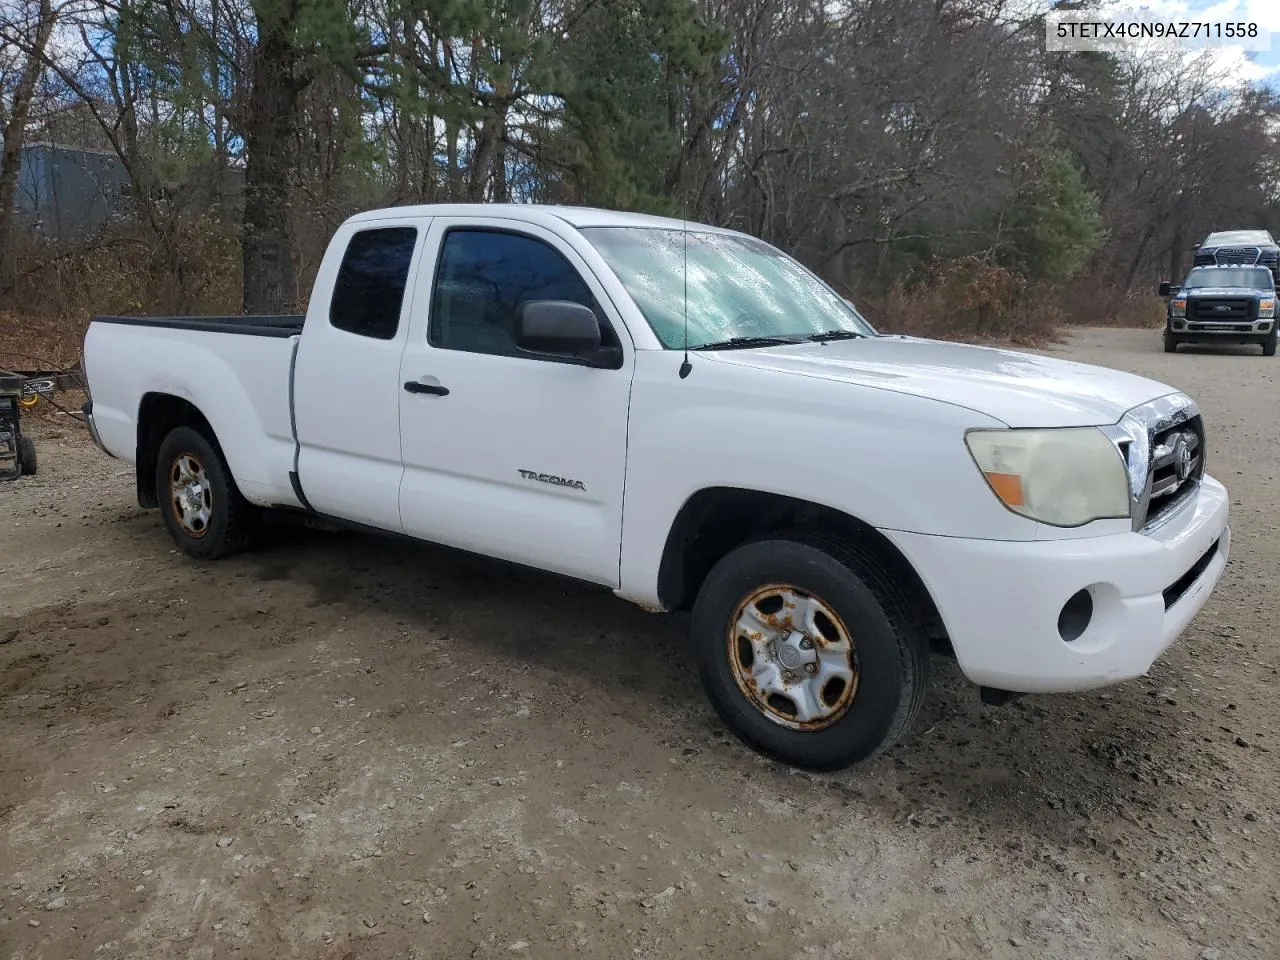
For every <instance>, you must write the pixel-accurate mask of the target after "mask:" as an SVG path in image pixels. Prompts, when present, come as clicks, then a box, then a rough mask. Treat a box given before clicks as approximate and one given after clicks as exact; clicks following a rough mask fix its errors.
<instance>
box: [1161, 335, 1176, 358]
mask: <svg viewBox="0 0 1280 960" xmlns="http://www.w3.org/2000/svg"><path fill="white" fill-rule="evenodd" d="M1164 352H1165V353H1177V352H1178V340H1177V338H1176V337H1172V336H1170V335H1169V334H1168V333H1166V334H1165V335H1164Z"/></svg>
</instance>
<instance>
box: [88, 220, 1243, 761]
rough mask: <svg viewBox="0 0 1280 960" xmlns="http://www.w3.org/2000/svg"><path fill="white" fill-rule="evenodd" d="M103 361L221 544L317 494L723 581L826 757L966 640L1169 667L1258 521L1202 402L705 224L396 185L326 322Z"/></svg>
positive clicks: (965, 647)
mask: <svg viewBox="0 0 1280 960" xmlns="http://www.w3.org/2000/svg"><path fill="white" fill-rule="evenodd" d="M85 364H86V368H87V374H88V382H89V387H90V394H91V396H90V399H89V401H88V403H87V404H86V413H87V415H88V421H89V424H90V427H91V430H92V433H93V436H94V438H95V440H96V441H97V442H98V444H99V445H100V446H101V447H102V449H103V450H104V451H105V452H106V453H108V454H110V455H112V456H115V457H118V458H121V459H123V460H125V461H127V462H130V463H132V464H134V465H135V468H136V482H137V498H138V501H139V503H140V504H141V505H143V506H144V507H158V508H159V512H160V514H161V516H162V517H163V520H164V523H165V525H166V527H167V528H168V531H169V533H170V535H171V536H172V539H173V541H174V542H175V543H176V544H177V546H178V548H179V549H180V551H181V552H183V553H185V554H186V555H188V556H189V557H192V558H195V559H197V560H205V561H208V560H214V559H216V558H219V557H224V556H226V555H228V554H230V553H232V552H233V551H236V550H239V549H242V548H244V547H246V546H247V545H248V544H250V543H251V542H253V539H254V535H255V530H256V529H257V526H258V523H259V521H260V520H261V518H262V515H263V514H264V513H265V512H266V511H273V510H274V511H279V510H288V511H295V512H298V513H302V514H305V515H307V516H309V517H313V518H323V519H324V520H325V521H326V522H329V523H332V522H335V521H337V522H340V523H343V524H348V525H352V526H355V527H359V528H363V529H369V528H372V529H374V530H381V531H388V532H391V533H394V534H401V535H407V536H409V537H413V538H418V539H420V540H423V541H429V542H434V543H438V544H444V545H447V546H450V547H455V548H461V549H464V550H467V551H470V552H473V553H478V554H484V555H488V556H492V557H497V558H500V559H504V560H507V561H512V562H515V563H518V564H523V565H526V566H531V567H535V568H540V569H542V570H546V571H550V572H553V573H556V574H560V575H564V576H568V577H573V578H577V579H580V580H583V581H588V582H591V583H594V584H598V585H601V586H603V587H605V588H607V589H610V590H612V591H613V592H614V593H616V594H617V595H618V596H620V597H622V598H624V599H625V600H628V601H632V602H634V603H636V604H639V605H641V606H643V607H645V608H647V609H649V610H653V611H663V610H688V611H691V616H690V640H689V644H688V647H687V649H685V650H683V651H681V652H680V653H679V656H680V658H681V662H682V663H685V664H687V665H688V667H689V669H691V670H693V669H696V670H697V672H698V674H699V675H700V677H701V681H702V683H703V686H704V688H705V690H706V692H707V694H708V696H709V698H710V700H711V703H712V704H713V705H714V707H715V708H716V710H717V711H719V713H720V715H721V716H722V717H723V719H724V720H725V722H726V723H727V724H728V726H729V727H730V728H731V729H732V730H733V731H735V732H736V733H737V734H738V735H739V736H740V737H741V738H742V739H743V740H744V741H746V742H747V743H749V744H750V745H752V746H753V747H755V748H756V749H758V750H760V751H762V752H764V753H767V754H769V755H772V756H774V757H777V758H780V759H782V760H784V761H786V762H789V763H792V764H796V765H800V766H805V767H812V768H825V769H832V768H837V767H842V766H845V765H847V764H850V763H853V762H856V761H860V760H864V759H866V758H868V757H871V756H873V755H875V754H876V753H878V752H880V751H882V750H884V749H885V748H886V747H888V746H889V745H891V744H893V743H894V742H895V741H898V740H899V739H900V738H901V737H903V735H904V734H905V733H906V732H907V731H908V730H909V728H910V727H911V724H912V721H913V720H914V718H915V717H916V715H917V712H918V710H919V709H920V704H921V700H922V698H923V696H924V694H925V690H926V685H927V679H928V673H929V668H930V662H931V660H930V652H931V650H933V649H938V650H941V651H943V652H949V653H951V654H953V655H954V657H955V658H956V660H957V661H958V664H959V669H960V670H961V671H962V672H963V674H964V675H965V676H966V677H968V678H969V679H970V680H971V681H972V682H973V683H974V684H976V685H978V686H979V687H980V688H982V689H983V691H984V693H985V694H990V695H994V697H995V698H996V699H1000V698H1001V697H1005V696H1006V695H1008V694H1022V693H1039V692H1054V691H1080V690H1088V689H1091V688H1096V687H1102V686H1106V685H1108V684H1114V683H1117V682H1120V681H1124V680H1128V679H1130V678H1133V677H1138V676H1141V675H1143V674H1144V673H1145V672H1146V671H1147V670H1148V668H1149V667H1150V666H1151V664H1152V662H1153V661H1154V660H1155V659H1156V658H1157V657H1159V656H1160V655H1161V654H1162V653H1163V652H1164V651H1165V650H1166V648H1167V647H1168V646H1169V645H1170V644H1171V643H1172V642H1173V641H1174V640H1175V638H1177V637H1178V636H1179V634H1181V633H1182V632H1183V630H1184V629H1185V628H1186V627H1187V625H1188V623H1189V622H1190V621H1191V619H1192V618H1193V617H1194V616H1195V615H1196V613H1197V611H1199V610H1200V609H1201V607H1202V606H1203V605H1204V603H1205V601H1206V599H1207V598H1208V597H1209V595H1210V592H1211V591H1212V590H1213V589H1214V586H1215V584H1217V582H1218V580H1219V578H1220V577H1221V575H1222V572H1223V568H1224V567H1225V565H1226V563H1227V558H1228V554H1229V551H1230V539H1231V537H1230V530H1229V527H1228V502H1229V501H1228V495H1227V491H1226V490H1225V489H1224V488H1223V486H1222V485H1221V484H1220V483H1219V482H1218V481H1217V480H1215V479H1213V478H1212V477H1211V476H1210V475H1209V474H1208V473H1207V472H1206V463H1207V459H1206V454H1207V450H1208V436H1209V431H1208V429H1207V427H1206V424H1205V421H1204V419H1203V417H1202V415H1201V412H1200V410H1199V409H1198V407H1197V405H1196V402H1195V400H1194V399H1193V398H1191V397H1189V396H1187V395H1185V394H1183V393H1181V392H1180V391H1178V390H1176V389H1174V388H1173V387H1170V386H1166V385H1164V384H1161V383H1156V382H1154V381H1151V380H1147V379H1143V378H1141V377H1138V376H1134V375H1131V374H1128V373H1122V372H1119V371H1115V370H1110V369H1105V368H1102V367H1096V366H1086V365H1081V364H1076V363H1070V362H1066V361H1064V360H1059V359H1053V358H1049V357H1044V356H1037V355H1029V354H1023V353H1017V352H1012V351H1007V350H1002V349H994V348H987V347H977V346H966V345H961V344H955V343H943V342H933V341H929V340H923V339H914V338H911V337H904V336H893V335H884V334H882V333H880V332H878V331H877V330H875V329H874V328H873V327H872V325H871V324H869V323H868V322H867V321H866V320H865V319H864V318H863V317H862V316H861V315H860V313H859V312H858V311H857V309H856V308H855V307H853V306H852V305H850V304H849V303H848V302H846V301H845V300H844V299H842V298H841V297H840V296H839V295H838V294H837V293H836V292H835V291H833V290H832V289H831V288H830V287H829V286H828V285H827V284H825V283H824V282H823V281H821V280H820V279H819V278H818V277H817V276H816V275H815V274H813V273H812V272H810V271H809V270H808V269H806V268H804V267H803V266H801V265H800V264H799V263H797V262H796V261H795V260H794V259H792V258H790V257H789V256H786V255H785V254H783V253H782V252H780V251H779V250H777V249H775V248H774V247H772V246H770V245H768V244H766V243H764V242H762V241H760V240H758V239H755V238H753V237H750V236H747V235H744V234H741V233H737V232H733V231H730V230H725V229H719V228H716V227H710V226H702V225H698V224H690V223H686V222H684V221H679V220H667V219H660V218H654V217H648V216H642V215H638V214H625V213H616V212H610V211H601V210H592V209H583V208H567V207H546V206H535V205H501V206H500V205H492V206H491V205H457V206H423V207H397V208H392V209H385V210H377V211H371V212H365V213H361V214H358V215H356V216H354V217H352V218H351V219H349V220H348V221H346V222H345V223H344V224H342V225H341V226H340V227H339V229H338V230H337V232H336V233H335V235H334V236H333V238H332V240H331V243H330V246H329V249H328V251H327V253H326V254H325V256H324V258H323V260H322V262H321V265H320V268H319V272H318V275H317V277H316V280H315V284H314V288H313V290H312V295H311V298H310V301H309V307H308V310H307V313H306V316H305V317H236V318H217V317H169V318H165V317H97V318H94V319H93V321H92V322H91V324H90V326H89V328H88V332H87V334H86V339H85ZM352 384H358V385H359V389H349V387H350V385H352ZM561 642H563V643H573V642H574V638H573V637H571V636H565V637H563V638H562V640H561Z"/></svg>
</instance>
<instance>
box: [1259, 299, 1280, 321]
mask: <svg viewBox="0 0 1280 960" xmlns="http://www.w3.org/2000/svg"><path fill="white" fill-rule="evenodd" d="M1275 315H1276V301H1275V298H1274V297H1272V298H1269V299H1267V300H1260V301H1259V302H1258V316H1259V317H1262V318H1264V319H1265V318H1267V317H1274V316H1275Z"/></svg>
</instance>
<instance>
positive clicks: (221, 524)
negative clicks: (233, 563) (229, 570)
mask: <svg viewBox="0 0 1280 960" xmlns="http://www.w3.org/2000/svg"><path fill="white" fill-rule="evenodd" d="M171 477H172V478H173V485H171V483H170V478H171ZM183 477H186V478H190V479H188V480H187V482H185V483H182V478H183ZM179 483H182V486H183V487H185V489H186V493H187V494H190V495H191V496H190V499H187V500H186V501H185V502H186V504H187V509H185V510H180V508H179V502H180V499H181V498H182V497H183V496H184V493H183V491H181V490H179V491H177V492H175V489H174V485H177V484H179ZM156 498H157V499H158V500H159V501H160V513H161V514H162V515H163V516H164V525H165V526H166V527H167V528H168V530H169V536H171V537H172V538H173V542H174V543H176V544H177V545H178V549H179V550H181V551H182V552H183V553H185V554H186V555H187V556H189V557H192V558H194V559H196V560H220V559H221V558H223V557H226V556H230V555H231V554H233V553H238V552H239V551H241V550H244V549H246V548H247V547H249V546H250V544H251V543H252V541H253V534H254V532H255V528H256V526H257V519H258V516H257V509H256V508H255V507H254V506H253V505H252V504H250V503H249V502H248V501H247V500H245V499H244V497H242V496H241V495H240V491H239V490H237V489H236V485H235V481H234V480H233V479H232V477H231V471H230V470H229V469H228V468H227V462H226V459H225V458H224V457H223V456H222V451H221V450H220V449H219V448H218V445H217V443H216V442H215V441H213V440H211V439H210V438H208V437H206V436H205V435H204V434H203V433H201V432H200V431H198V430H195V429H193V428H192V427H175V428H174V429H173V430H171V431H169V433H168V434H167V435H166V436H165V438H164V440H163V441H161V443H160V451H159V454H158V456H157V458H156ZM197 505H198V507H197Z"/></svg>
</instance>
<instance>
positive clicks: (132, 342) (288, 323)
mask: <svg viewBox="0 0 1280 960" xmlns="http://www.w3.org/2000/svg"><path fill="white" fill-rule="evenodd" d="M302 322H303V318H302V317H265V316H257V317H94V318H93V320H92V322H91V323H90V324H89V330H88V332H87V333H86V335H85V351H84V353H85V370H86V373H87V375H88V379H89V383H90V388H91V394H92V403H93V415H94V421H95V423H96V426H97V430H98V434H99V437H100V440H101V442H102V444H103V446H104V448H105V449H106V450H107V452H108V453H110V454H112V455H113V456H116V457H119V458H121V459H123V460H126V461H128V462H136V451H137V447H138V442H139V437H138V424H139V422H140V420H141V418H142V414H143V411H144V407H146V405H147V404H150V403H154V402H156V401H157V398H162V399H161V402H167V403H174V402H177V403H188V404H190V405H192V406H194V407H195V408H196V409H197V410H198V411H200V413H201V414H202V415H203V416H205V417H206V418H208V420H209V423H210V426H211V427H212V428H213V430H214V433H215V435H216V436H217V438H218V442H219V444H220V445H221V447H222V450H223V453H224V455H225V456H226V458H227V460H228V462H229V464H230V465H231V468H232V471H233V473H234V475H235V478H236V482H237V484H238V485H239V487H240V491H241V493H243V494H244V496H245V497H247V498H248V499H249V500H250V501H252V502H254V503H257V504H261V505H264V506H265V505H274V504H281V505H289V506H293V505H296V504H297V498H296V496H295V495H294V493H293V487H292V483H291V481H290V478H289V473H290V471H291V470H292V469H293V465H294V452H295V442H294V432H293V408H292V404H291V402H290V384H291V381H292V376H293V361H294V356H295V354H296V350H297V345H298V342H299V341H298V334H299V333H300V332H301V330H302ZM227 334H238V336H228V335H227ZM163 398H168V399H167V400H166V399H163Z"/></svg>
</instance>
